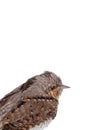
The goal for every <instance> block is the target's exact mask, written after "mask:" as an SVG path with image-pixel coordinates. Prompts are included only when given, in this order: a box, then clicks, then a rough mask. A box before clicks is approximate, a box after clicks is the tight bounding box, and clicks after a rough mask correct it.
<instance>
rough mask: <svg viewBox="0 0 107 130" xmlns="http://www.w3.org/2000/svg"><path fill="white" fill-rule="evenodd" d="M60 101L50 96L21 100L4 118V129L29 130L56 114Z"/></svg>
mask: <svg viewBox="0 0 107 130" xmlns="http://www.w3.org/2000/svg"><path fill="white" fill-rule="evenodd" d="M57 105H58V102H57V100H55V99H52V98H49V97H47V98H46V97H45V98H44V97H40V98H39V97H38V98H30V99H25V100H22V101H20V102H19V103H18V104H17V106H16V107H15V108H13V109H12V110H11V111H10V112H9V113H8V114H7V115H6V116H5V117H4V118H3V120H2V130H29V128H32V127H34V126H35V125H39V124H40V123H41V122H44V121H45V120H48V119H53V118H54V117H55V116H56V112H57Z"/></svg>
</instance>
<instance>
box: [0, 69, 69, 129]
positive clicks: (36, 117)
mask: <svg viewBox="0 0 107 130" xmlns="http://www.w3.org/2000/svg"><path fill="white" fill-rule="evenodd" d="M63 88H67V87H65V86H64V85H62V82H61V79H60V78H59V77H58V76H56V75H55V74H54V73H52V72H48V71H46V72H44V73H43V74H41V75H37V76H34V77H32V78H30V79H28V80H27V81H26V82H25V83H24V84H22V85H21V86H19V87H17V88H16V89H15V90H13V91H12V92H10V93H9V94H7V95H6V96H5V97H4V98H3V99H1V100H0V130H39V129H40V128H41V129H42V127H43V126H45V124H46V125H47V124H48V122H50V121H51V120H52V119H54V118H55V116H56V113H57V107H58V98H59V95H60V94H61V92H62V90H63Z"/></svg>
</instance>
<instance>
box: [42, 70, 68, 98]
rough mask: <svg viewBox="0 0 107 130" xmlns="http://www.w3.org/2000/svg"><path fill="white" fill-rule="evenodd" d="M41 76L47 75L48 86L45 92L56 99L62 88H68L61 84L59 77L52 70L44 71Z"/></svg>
mask: <svg viewBox="0 0 107 130" xmlns="http://www.w3.org/2000/svg"><path fill="white" fill-rule="evenodd" d="M43 76H45V77H47V80H48V86H47V89H46V92H47V93H48V94H49V95H50V96H52V97H53V98H55V99H58V98H59V96H60V95H61V93H62V91H63V89H66V88H70V87H68V86H66V85H63V84H62V81H61V79H60V78H59V77H58V76H57V75H56V74H54V73H53V72H49V71H45V72H44V73H43Z"/></svg>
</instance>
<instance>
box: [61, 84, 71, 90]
mask: <svg viewBox="0 0 107 130" xmlns="http://www.w3.org/2000/svg"><path fill="white" fill-rule="evenodd" d="M61 87H62V88H63V89H66V88H70V87H69V86H66V85H62V86H61Z"/></svg>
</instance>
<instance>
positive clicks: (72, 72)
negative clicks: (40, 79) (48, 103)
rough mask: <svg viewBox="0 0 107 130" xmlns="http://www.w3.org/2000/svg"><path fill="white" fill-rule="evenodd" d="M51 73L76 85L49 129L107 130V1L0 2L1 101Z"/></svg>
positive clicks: (12, 0) (66, 92) (46, 0)
mask: <svg viewBox="0 0 107 130" xmlns="http://www.w3.org/2000/svg"><path fill="white" fill-rule="evenodd" d="M45 70H50V71H53V72H55V73H56V74H57V75H59V76H60V77H61V79H62V81H63V83H64V84H66V85H69V86H71V89H68V90H65V91H64V92H63V94H62V96H61V98H60V105H59V111H58V114H57V117H56V119H55V120H54V121H53V122H52V123H51V124H50V125H49V127H48V128H47V130H55V129H56V130H58V129H59V130H107V3H106V0H72V1H71V0H53V1H52V0H29V1H28V0H18V1H15V0H7V1H6V0H5V1H2V0H1V1H0V98H2V97H3V96H4V95H5V94H7V93H8V92H10V91H11V90H13V89H14V88H15V87H17V86H19V85H20V84H22V83H23V82H25V81H26V80H27V79H28V78H30V77H32V76H34V75H37V74H40V73H42V72H43V71H45Z"/></svg>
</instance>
